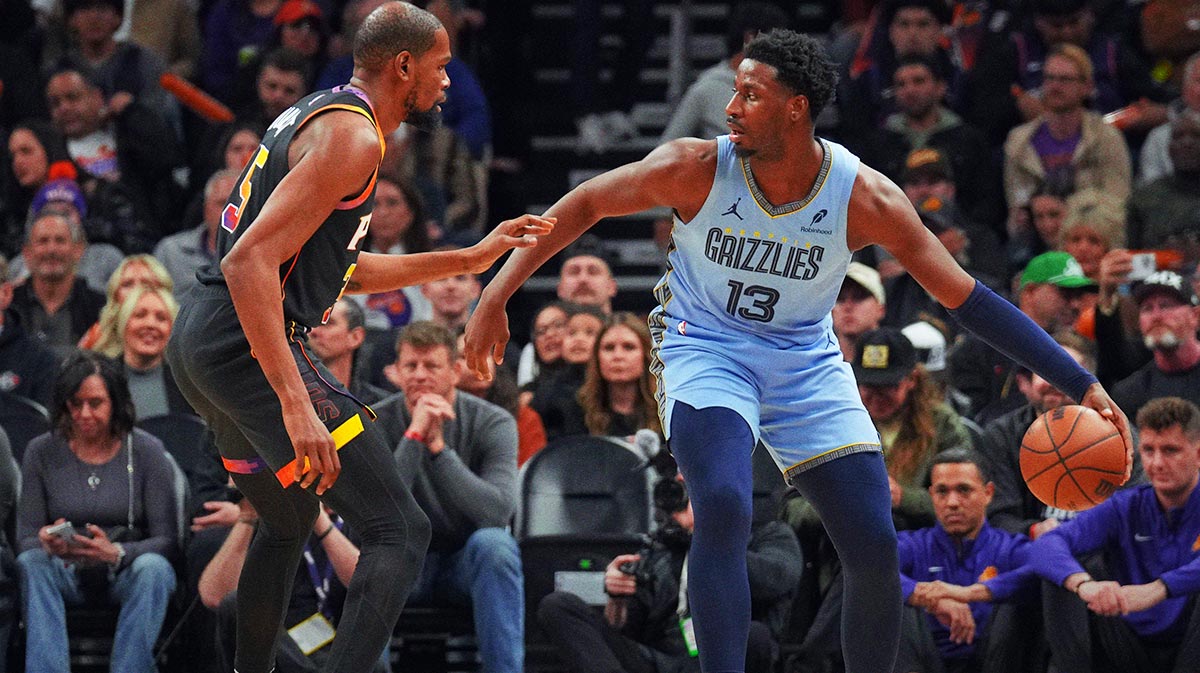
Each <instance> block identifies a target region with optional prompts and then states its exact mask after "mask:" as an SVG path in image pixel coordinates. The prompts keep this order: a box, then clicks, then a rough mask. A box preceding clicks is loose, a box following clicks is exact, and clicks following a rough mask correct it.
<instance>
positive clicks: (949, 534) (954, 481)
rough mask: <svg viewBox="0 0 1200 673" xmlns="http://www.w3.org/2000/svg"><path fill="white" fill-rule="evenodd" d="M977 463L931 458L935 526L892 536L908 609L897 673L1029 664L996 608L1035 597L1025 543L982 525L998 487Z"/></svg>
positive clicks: (962, 455) (958, 452)
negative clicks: (895, 540) (897, 542)
mask: <svg viewBox="0 0 1200 673" xmlns="http://www.w3.org/2000/svg"><path fill="white" fill-rule="evenodd" d="M981 461H982V459H981V457H979V456H977V455H975V454H974V452H971V451H966V450H963V449H951V450H949V451H943V452H942V453H940V454H938V455H937V456H936V457H934V459H933V469H932V473H931V476H930V480H931V482H932V483H931V484H930V486H929V493H930V494H931V495H932V496H933V510H934V514H935V516H936V517H937V524H936V525H935V526H933V527H931V528H922V529H920V530H913V531H901V532H900V533H899V535H898V537H899V547H898V551H899V556H900V586H901V589H902V591H903V596H904V602H905V603H906V604H907V605H908V606H910V607H909V608H908V609H905V611H904V620H903V623H902V636H901V641H900V654H899V656H898V658H897V661H896V666H895V668H894V669H893V670H894V671H896V673H909V672H910V671H942V670H946V671H962V672H963V673H982V672H985V671H986V672H988V673H991V672H995V673H1007V672H1008V671H1024V670H1030V666H1031V665H1033V663H1034V659H1033V657H1031V656H1029V655H1030V650H1031V649H1033V648H1031V643H1029V642H1027V641H1023V640H1019V639H1018V638H1017V637H1016V636H1017V634H1015V633H1011V632H1010V631H1009V629H1008V627H1010V626H1011V625H1010V624H1009V623H1007V622H1011V621H1012V620H1013V619H1014V618H1015V617H1016V615H1015V614H1014V613H1013V612H1012V611H1011V610H1003V609H1001V606H1000V605H998V604H1001V603H1005V602H1007V601H1010V600H1012V599H1019V598H1029V597H1030V595H1031V594H1032V593H1033V592H1032V591H1030V590H1031V589H1033V588H1035V584H1034V581H1033V580H1034V577H1033V571H1032V570H1030V569H1029V568H1028V566H1027V565H1026V563H1027V561H1028V557H1029V539H1028V538H1026V537H1025V536H1024V535H1014V534H1012V533H1009V532H1007V531H1003V530H999V529H996V528H992V527H991V526H989V525H988V522H987V517H986V516H985V514H986V512H987V508H988V503H989V502H991V500H992V496H993V494H994V493H995V491H996V485H995V484H993V483H992V482H991V481H990V480H989V479H988V474H987V472H986V471H985V469H984V467H983V464H982V462H981ZM1027 602H1032V601H1027ZM1014 607H1015V606H1014ZM1021 607H1023V608H1027V609H1032V607H1033V606H1032V605H1023V606H1021ZM1005 636H1008V637H1005Z"/></svg>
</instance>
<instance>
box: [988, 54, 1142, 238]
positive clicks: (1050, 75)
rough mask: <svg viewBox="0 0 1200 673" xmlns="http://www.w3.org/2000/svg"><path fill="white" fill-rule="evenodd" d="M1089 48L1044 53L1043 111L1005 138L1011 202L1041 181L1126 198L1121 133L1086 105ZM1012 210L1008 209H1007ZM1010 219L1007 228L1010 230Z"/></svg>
mask: <svg viewBox="0 0 1200 673" xmlns="http://www.w3.org/2000/svg"><path fill="white" fill-rule="evenodd" d="M1092 71H1093V66H1092V62H1091V61H1090V60H1089V59H1088V55H1087V52H1085V51H1083V50H1082V49H1080V48H1079V47H1076V46H1075V45H1072V44H1060V45H1056V46H1055V47H1053V48H1052V49H1051V50H1050V53H1049V55H1048V56H1047V57H1046V64H1045V73H1044V74H1043V78H1044V79H1045V84H1044V85H1043V87H1042V111H1041V112H1040V114H1039V115H1038V116H1037V117H1035V118H1034V119H1032V120H1030V121H1029V122H1026V123H1025V124H1022V125H1021V126H1018V127H1017V128H1015V129H1013V130H1012V132H1011V133H1009V134H1008V139H1007V140H1006V141H1005V142H1004V196H1005V200H1006V201H1007V202H1008V206H1009V208H1014V209H1015V208H1016V207H1017V206H1019V205H1020V204H1022V203H1026V202H1028V201H1029V197H1030V196H1032V195H1033V192H1034V190H1036V189H1037V186H1038V185H1039V184H1043V183H1050V184H1053V185H1055V186H1056V187H1058V188H1067V187H1070V188H1073V189H1076V190H1079V189H1085V188H1088V187H1091V188H1094V189H1096V190H1097V191H1099V192H1101V193H1104V194H1108V195H1109V196H1111V197H1113V198H1115V199H1118V200H1120V201H1121V202H1122V203H1124V201H1125V199H1127V198H1128V197H1129V192H1130V189H1131V184H1130V173H1131V170H1132V167H1131V164H1130V160H1129V148H1128V147H1126V145H1125V138H1124V137H1122V136H1121V133H1120V131H1117V130H1116V129H1114V128H1113V127H1112V126H1109V125H1108V124H1105V123H1104V120H1103V119H1101V117H1100V115H1099V114H1097V113H1095V112H1092V111H1091V110H1088V109H1086V108H1085V107H1084V103H1085V101H1086V100H1087V98H1088V96H1089V95H1090V93H1091V91H1092V87H1093V86H1094V83H1093V79H1092ZM1010 215H1011V214H1010ZM1014 229H1015V227H1014V226H1013V225H1012V224H1011V216H1010V226H1009V231H1014Z"/></svg>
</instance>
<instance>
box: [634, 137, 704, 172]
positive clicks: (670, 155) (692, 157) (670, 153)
mask: <svg viewBox="0 0 1200 673" xmlns="http://www.w3.org/2000/svg"><path fill="white" fill-rule="evenodd" d="M643 161H645V162H648V163H650V164H652V165H654V166H656V167H658V168H661V169H664V170H680V171H705V170H707V171H710V172H712V171H715V170H716V166H717V141H716V139H712V140H702V139H700V138H676V139H675V140H670V141H668V142H665V143H663V144H662V145H659V146H658V147H656V148H654V150H653V151H652V152H650V154H648V155H646V158H645V159H643Z"/></svg>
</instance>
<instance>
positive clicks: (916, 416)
mask: <svg viewBox="0 0 1200 673" xmlns="http://www.w3.org/2000/svg"><path fill="white" fill-rule="evenodd" d="M854 377H855V378H856V379H857V380H858V392H859V394H860V395H861V396H862V400H863V406H865V407H866V409H867V413H869V414H870V415H871V420H872V421H874V423H875V427H876V428H877V429H878V430H879V439H880V442H881V444H882V445H883V455H884V461H885V462H886V463H887V468H888V481H889V482H891V487H892V513H893V517H894V518H895V519H897V526H896V529H897V530H906V529H911V528H917V527H921V526H927V525H931V524H932V523H933V503H932V501H931V500H930V497H929V493H928V491H927V490H926V489H927V488H928V486H929V466H930V465H931V464H932V460H933V457H934V456H935V455H937V454H938V453H941V452H942V451H945V450H947V449H950V448H954V447H965V448H970V447H971V438H970V436H969V435H968V434H967V430H966V428H965V427H963V424H962V421H961V420H959V417H958V414H956V413H954V411H953V410H952V409H950V407H949V406H947V405H946V404H945V403H944V402H942V401H941V398H940V395H939V394H938V390H937V387H936V386H935V385H934V384H933V382H932V381H931V380H930V378H929V373H928V372H926V371H925V367H924V366H923V365H921V364H919V363H918V362H917V352H916V349H915V348H914V347H913V345H912V342H911V341H909V340H908V337H906V336H904V334H902V333H901V332H900V330H897V329H894V328H890V327H885V328H883V329H879V330H876V331H874V332H869V333H867V334H864V335H863V337H862V339H860V340H859V342H858V349H857V350H856V352H855V357H854Z"/></svg>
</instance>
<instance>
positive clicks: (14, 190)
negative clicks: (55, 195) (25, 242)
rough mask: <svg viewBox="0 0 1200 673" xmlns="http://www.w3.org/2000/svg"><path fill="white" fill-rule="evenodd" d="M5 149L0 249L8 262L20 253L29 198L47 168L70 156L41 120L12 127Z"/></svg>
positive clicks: (46, 175)
mask: <svg viewBox="0 0 1200 673" xmlns="http://www.w3.org/2000/svg"><path fill="white" fill-rule="evenodd" d="M5 147H6V148H8V157H7V162H6V163H7V164H8V166H7V170H4V171H3V172H2V173H3V175H4V182H5V187H4V194H3V195H0V199H2V201H0V212H2V213H3V219H2V220H0V226H2V227H3V229H0V233H3V237H2V240H0V250H2V251H3V253H4V255H5V256H7V257H8V258H9V259H12V258H13V257H15V256H16V255H18V254H20V252H21V238H22V237H23V236H24V235H25V223H26V222H27V221H28V217H29V209H30V205H31V204H32V203H33V197H34V195H35V194H37V193H38V190H40V189H41V188H42V185H45V184H46V183H47V182H48V181H49V180H50V179H51V178H50V166H51V165H53V164H54V163H56V162H59V161H69V160H70V156H69V155H68V154H67V145H66V143H65V142H64V141H63V139H62V136H61V135H59V133H58V131H56V130H54V127H52V126H50V124H49V123H48V122H45V121H42V120H41V119H26V120H24V121H21V122H17V123H16V124H14V125H13V126H12V128H11V130H10V131H9V134H8V139H7V141H6V144H5Z"/></svg>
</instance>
